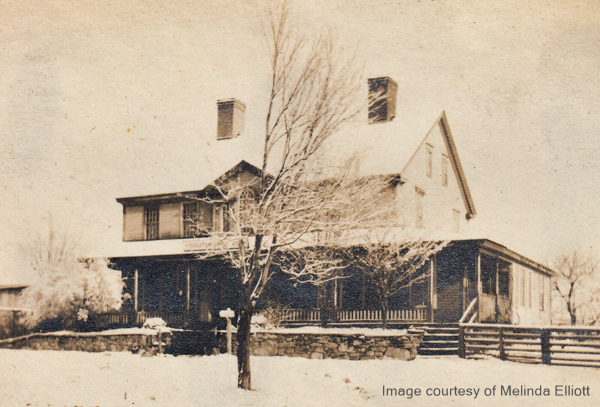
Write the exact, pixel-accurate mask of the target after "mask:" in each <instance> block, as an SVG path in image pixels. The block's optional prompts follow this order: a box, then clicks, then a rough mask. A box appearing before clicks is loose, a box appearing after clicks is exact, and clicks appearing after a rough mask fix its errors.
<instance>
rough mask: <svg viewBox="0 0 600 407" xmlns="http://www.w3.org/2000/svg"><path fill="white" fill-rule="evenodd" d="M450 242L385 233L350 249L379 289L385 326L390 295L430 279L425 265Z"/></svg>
mask: <svg viewBox="0 0 600 407" xmlns="http://www.w3.org/2000/svg"><path fill="white" fill-rule="evenodd" d="M447 244H448V242H447V241H434V240H431V241H430V240H424V239H422V238H410V237H408V236H390V235H384V236H379V237H377V238H375V239H372V241H370V242H368V243H364V244H361V245H357V246H355V247H354V248H352V250H350V255H351V260H350V261H351V263H353V264H354V265H355V266H356V267H357V268H358V269H359V270H360V271H361V272H362V273H363V275H364V276H365V277H366V281H368V282H369V283H370V284H372V286H373V288H374V289H375V292H376V293H377V298H378V299H379V303H380V305H381V311H382V325H383V328H386V327H387V313H388V310H389V306H388V305H389V300H390V298H392V297H393V296H394V295H396V294H398V293H399V292H400V291H401V290H403V289H405V288H407V287H409V286H410V285H411V284H415V283H419V282H421V281H424V280H426V279H428V278H429V276H430V275H431V272H430V268H425V267H426V266H427V265H428V264H429V262H430V261H432V259H433V256H434V255H435V254H436V253H438V252H439V251H441V250H442V249H443V248H444V247H446V246H447Z"/></svg>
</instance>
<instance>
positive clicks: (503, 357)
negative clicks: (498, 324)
mask: <svg viewBox="0 0 600 407" xmlns="http://www.w3.org/2000/svg"><path fill="white" fill-rule="evenodd" d="M498 347H499V348H500V360H506V350H505V349H504V331H503V330H502V328H500V330H499V331H498Z"/></svg>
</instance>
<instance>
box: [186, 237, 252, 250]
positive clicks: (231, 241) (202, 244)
mask: <svg viewBox="0 0 600 407" xmlns="http://www.w3.org/2000/svg"><path fill="white" fill-rule="evenodd" d="M182 243H183V251H184V252H211V251H223V250H236V249H238V248H239V244H240V243H239V238H238V237H235V238H223V239H219V238H210V237H205V238H199V239H191V240H184V241H183V242H182ZM244 246H245V247H249V242H248V238H244Z"/></svg>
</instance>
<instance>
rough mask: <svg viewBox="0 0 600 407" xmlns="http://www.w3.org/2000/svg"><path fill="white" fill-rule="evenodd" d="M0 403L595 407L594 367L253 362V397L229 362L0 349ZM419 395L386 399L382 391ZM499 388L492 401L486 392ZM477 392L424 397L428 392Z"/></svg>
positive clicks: (599, 375) (444, 361)
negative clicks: (571, 392)
mask: <svg viewBox="0 0 600 407" xmlns="http://www.w3.org/2000/svg"><path fill="white" fill-rule="evenodd" d="M0 360H2V365H3V370H2V371H3V373H2V374H0V376H1V377H2V380H0V399H1V400H2V406H3V407H4V406H6V407H12V406H25V405H29V406H31V407H41V406H44V407H47V406H50V407H58V406H65V405H67V406H73V405H78V406H101V407H107V406H114V407H124V406H129V407H131V406H152V407H162V406H178V407H188V406H189V407H191V406H203V405H232V406H266V407H270V406H288V407H294V406H320V405H326V406H328V407H337V406H340V407H341V406H344V407H346V406H377V407H379V406H398V405H403V406H408V407H413V406H414V407H418V406H452V405H460V406H467V407H469V406H477V407H482V406H489V405H502V406H507V407H512V406H515V407H524V406H527V407H553V406H565V405H577V406H578V407H588V406H596V405H597V403H598V396H599V395H600V369H593V368H577V367H559V366H543V365H528V364H521V363H513V362H502V361H499V360H496V359H484V360H464V359H459V358H457V357H441V358H432V357H426V358H425V357H418V358H417V359H415V360H413V361H410V362H405V361H397V360H369V361H346V360H309V359H303V358H287V357H253V358H252V360H251V363H252V385H253V389H254V391H249V392H245V391H242V390H239V389H237V388H236V385H237V380H236V370H237V369H236V358H235V356H229V355H220V356H202V357H197V356H196V357H188V356H179V357H173V356H164V355H161V356H155V357H152V358H143V357H140V356H139V355H133V354H131V353H84V352H52V351H27V350H8V349H0ZM567 385H571V386H577V387H582V386H589V387H590V393H591V396H589V397H585V396H581V397H568V396H556V395H554V394H552V395H550V396H539V397H537V396H501V395H500V386H504V387H505V388H506V386H512V388H513V389H514V388H520V386H525V387H529V388H535V387H538V386H543V387H547V388H550V389H552V392H554V388H555V386H567ZM384 386H385V388H395V389H399V388H402V389H409V388H410V389H420V390H421V392H422V394H421V395H420V396H414V395H413V397H411V398H408V397H407V396H406V395H405V396H398V395H396V396H384V395H383V388H384ZM493 386H497V387H496V390H495V395H490V396H485V395H484V391H485V390H486V389H491V388H493ZM454 388H457V389H460V388H471V389H479V393H478V396H477V398H474V397H473V396H470V397H467V396H465V395H463V396H460V395H456V394H454V395H452V396H427V395H425V392H426V391H427V389H446V390H447V389H454Z"/></svg>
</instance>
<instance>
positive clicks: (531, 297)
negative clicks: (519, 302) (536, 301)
mask: <svg viewBox="0 0 600 407" xmlns="http://www.w3.org/2000/svg"><path fill="white" fill-rule="evenodd" d="M527 274H528V275H529V308H533V291H534V290H535V288H533V274H532V273H531V272H528V273H527Z"/></svg>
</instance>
